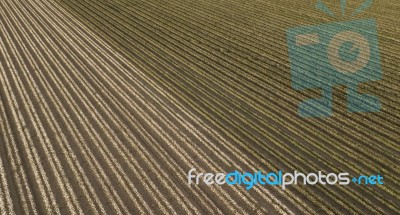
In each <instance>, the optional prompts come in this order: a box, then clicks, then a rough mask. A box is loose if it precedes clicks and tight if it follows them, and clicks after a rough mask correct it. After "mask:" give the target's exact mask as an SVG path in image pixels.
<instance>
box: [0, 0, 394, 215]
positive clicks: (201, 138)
mask: <svg viewBox="0 0 400 215" xmlns="http://www.w3.org/2000/svg"><path fill="white" fill-rule="evenodd" d="M329 2H330V3H329V6H330V7H331V8H332V10H333V11H337V12H339V11H340V8H339V6H337V5H338V1H329ZM347 2H348V10H354V9H355V8H356V7H357V6H358V5H359V4H360V3H361V2H363V1H360V0H354V1H347ZM314 4H315V1H306V0H296V1H293V0H274V1H272V0H265V1H255V0H219V1H212V0H200V1H193V0H169V1H161V0H143V1H139V0H129V1H128V0H113V1H111V0H108V1H107V0H87V1H83V0H40V1H24V0H3V1H0V69H1V70H0V134H1V135H0V155H1V159H0V184H1V186H0V188H1V193H0V194H1V195H0V210H1V214H74V213H79V214H81V213H85V214H152V213H154V214H231V213H236V214H277V213H281V214H326V213H327V214H336V213H342V214H393V215H394V214H400V189H399V188H400V181H399V177H400V168H399V164H400V162H399V157H400V148H399V140H400V132H399V131H400V94H399V90H400V87H399V82H400V75H399V72H400V69H399V68H400V67H399V62H400V57H399V52H400V36H399V35H400V19H399V17H400V3H399V2H398V1H395V0H380V1H375V3H374V5H373V6H372V7H371V8H370V9H368V10H367V11H366V12H364V13H362V14H360V15H359V16H357V17H355V19H358V18H367V17H373V18H376V19H377V25H378V36H379V45H380V54H381V64H382V71H383V78H382V80H380V81H375V82H372V83H368V84H363V85H362V86H361V91H363V92H369V93H371V94H373V95H376V96H378V97H379V98H380V99H381V102H382V111H381V112H380V113H358V114H357V113H348V112H347V111H346V93H345V91H346V88H345V87H336V88H335V90H334V115H333V116H331V117H327V118H318V119H310V118H300V117H298V115H297V106H298V104H299V102H300V101H303V100H304V99H305V98H307V97H317V96H318V93H319V92H318V91H312V90H310V91H305V92H298V91H295V90H293V89H292V88H291V79H290V67H289V60H288V54H287V53H288V51H287V50H288V49H287V45H286V44H287V41H286V31H287V29H289V28H292V27H296V26H303V25H314V24H320V23H325V22H332V21H337V20H341V19H342V18H340V17H337V18H332V17H329V16H328V15H325V14H323V13H322V12H320V11H318V10H316V9H315V8H314ZM305 54H307V53H305ZM191 168H196V171H197V172H212V173H215V172H230V171H233V170H236V169H237V170H239V171H257V170H263V171H278V170H282V171H285V172H293V171H294V170H297V171H301V172H305V173H308V172H317V171H319V170H321V171H324V172H335V173H339V172H348V173H350V174H351V175H360V174H381V175H383V176H384V185H379V186H366V185H355V184H351V185H349V186H339V185H334V186H329V185H327V186H322V185H314V186H311V185H309V186H304V185H297V186H289V187H287V189H285V190H282V188H281V187H280V186H256V187H254V188H253V189H252V190H249V191H246V190H245V187H243V186H228V185H223V186H216V185H211V186H206V185H204V184H201V185H191V186H189V185H188V182H187V173H188V171H189V170H190V169H191Z"/></svg>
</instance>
